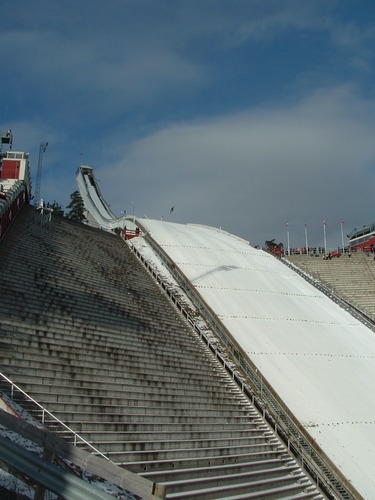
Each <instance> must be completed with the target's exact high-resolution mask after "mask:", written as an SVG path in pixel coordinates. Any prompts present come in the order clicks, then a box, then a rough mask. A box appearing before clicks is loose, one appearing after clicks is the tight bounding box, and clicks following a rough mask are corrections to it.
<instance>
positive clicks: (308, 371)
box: [77, 167, 375, 499]
mask: <svg viewBox="0 0 375 500" xmlns="http://www.w3.org/2000/svg"><path fill="white" fill-rule="evenodd" d="M82 168H87V167H82ZM90 176H92V177H93V174H92V169H91V172H90V171H89V170H84V171H82V172H81V173H80V177H77V179H79V180H78V184H79V187H80V191H81V194H82V197H83V199H84V202H85V206H86V207H87V208H88V210H89V211H91V210H92V211H93V216H94V217H96V220H97V221H98V224H99V223H100V224H99V225H103V226H105V224H107V226H106V227H107V228H108V229H111V228H112V227H118V225H119V220H120V219H116V218H112V219H111V217H114V216H113V214H112V213H111V211H110V209H109V207H108V205H107V204H106V203H105V202H104V201H103V199H102V197H101V195H100V192H99V190H98V189H97V186H95V183H94V184H93V181H92V179H90ZM86 204H87V205H86ZM135 223H136V224H137V225H138V226H139V227H140V229H142V237H141V238H134V239H133V240H131V243H130V244H131V245H134V246H135V247H137V249H138V250H139V252H140V253H143V255H144V258H145V259H148V260H155V262H156V261H158V259H159V257H158V256H157V252H155V248H156V247H157V248H158V249H159V251H160V252H161V253H162V254H163V255H164V256H167V258H168V259H169V260H170V261H171V262H172V263H173V266H172V267H173V268H175V269H177V270H178V272H179V273H180V274H181V276H183V277H184V278H185V279H186V280H188V282H189V285H190V286H191V287H192V288H193V289H194V290H195V292H196V293H197V294H198V295H199V296H200V297H201V298H202V301H203V302H204V304H205V305H206V306H207V308H208V309H209V310H211V311H214V313H215V314H216V317H217V318H218V320H219V321H220V322H221V324H222V325H223V327H224V329H225V330H226V331H227V332H229V335H230V338H231V339H232V342H233V346H234V348H235V349H238V351H239V352H241V354H242V355H243V356H244V357H246V358H247V359H248V360H249V363H250V364H251V365H252V366H254V367H255V370H256V371H257V372H258V374H259V376H260V377H261V378H262V380H264V383H266V384H267V385H268V386H270V387H271V388H272V389H273V390H274V391H275V392H276V393H277V395H278V397H279V398H280V400H282V402H283V404H284V405H285V407H286V408H287V409H288V410H289V411H290V413H291V415H293V418H295V419H296V420H297V421H298V422H299V426H300V427H301V429H302V431H303V433H304V434H305V435H307V436H309V440H310V442H311V443H313V445H314V443H315V444H316V446H317V449H320V450H322V451H323V453H324V455H325V456H326V457H328V459H329V461H331V462H332V463H333V464H334V465H335V467H336V469H337V470H338V471H339V473H340V474H341V475H342V476H343V477H344V478H346V482H347V484H348V485H352V486H353V487H354V491H357V492H359V495H360V496H359V498H360V497H361V496H362V497H363V498H367V499H371V498H375V474H374V466H375V417H374V416H375V396H374V394H375V334H374V332H373V331H371V330H370V329H369V328H368V327H367V326H365V325H364V324H362V323H361V322H360V321H358V320H357V319H355V318H354V317H353V316H351V314H350V313H349V312H347V311H346V310H344V309H343V308H341V307H340V306H339V305H337V304H336V303H334V302H333V301H332V300H331V299H330V298H329V297H328V296H327V295H326V294H324V293H322V292H320V291H319V290H317V288H315V287H314V286H313V285H311V284H310V283H308V282H307V281H306V280H305V279H304V278H302V277H301V276H299V275H298V274H297V273H296V272H295V271H293V270H292V269H290V268H289V267H287V266H286V265H285V264H283V262H281V261H279V260H278V259H276V258H275V257H273V256H271V255H269V254H267V253H266V252H264V251H262V250H259V249H255V248H253V247H252V246H250V245H249V243H248V242H247V241H244V240H242V239H240V238H237V237H235V236H233V235H231V234H228V233H226V232H224V231H221V230H218V229H215V228H211V227H206V226H198V225H184V224H176V223H171V222H164V221H155V220H150V219H136V220H135ZM161 262H162V261H161V260H160V263H161ZM160 265H161V266H162V265H163V264H160ZM354 497H355V498H357V494H355V495H354ZM342 498H346V497H345V496H343V497H342Z"/></svg>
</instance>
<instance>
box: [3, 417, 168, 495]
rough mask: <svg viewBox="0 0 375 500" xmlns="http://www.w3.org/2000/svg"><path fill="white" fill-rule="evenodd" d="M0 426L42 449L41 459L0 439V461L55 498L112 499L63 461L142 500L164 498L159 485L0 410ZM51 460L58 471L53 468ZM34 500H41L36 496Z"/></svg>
mask: <svg viewBox="0 0 375 500" xmlns="http://www.w3.org/2000/svg"><path fill="white" fill-rule="evenodd" d="M0 425H3V426H4V427H6V428H7V429H10V430H11V431H13V432H15V433H16V434H18V435H20V436H22V437H23V438H25V439H28V440H29V441H31V442H33V443H35V444H36V445H38V446H40V447H42V448H43V458H42V457H40V456H38V455H36V454H35V453H32V452H30V451H28V450H26V449H25V448H24V447H22V446H20V445H18V444H17V443H15V442H12V441H11V440H10V439H7V438H5V437H3V436H1V435H0V459H1V460H2V461H4V462H5V463H7V464H8V465H9V466H10V467H12V468H14V469H15V470H17V471H19V472H21V473H22V474H24V475H26V476H27V477H29V478H31V479H33V480H34V481H36V482H37V483H38V484H40V485H42V487H43V488H47V489H48V490H49V491H53V492H54V493H56V494H58V495H59V497H60V496H62V497H63V498H69V500H85V499H87V500H91V499H98V500H99V499H106V498H108V499H110V498H112V499H113V496H111V495H109V494H107V493H105V492H104V491H103V490H101V489H99V488H98V487H96V486H95V485H94V484H93V485H92V484H89V483H87V482H84V481H82V480H81V479H80V478H78V477H76V476H75V475H74V474H72V470H71V469H70V467H68V466H67V464H66V463H65V462H64V461H65V460H67V461H68V463H71V464H74V465H75V466H78V467H80V468H81V469H82V470H83V471H85V472H88V473H90V474H92V475H93V477H94V478H95V477H100V478H102V479H104V480H106V481H108V483H109V485H110V484H113V485H116V486H118V487H120V488H122V489H123V490H125V491H128V492H131V493H133V494H134V495H136V496H138V497H141V498H144V499H146V500H157V499H161V498H164V497H165V487H164V486H163V485H160V484H158V483H153V482H152V481H149V480H148V479H145V478H143V477H140V476H137V474H134V473H133V472H130V471H127V470H126V469H122V468H121V467H118V466H117V465H115V464H113V463H112V462H110V461H108V460H103V458H101V457H98V456H95V455H92V454H91V453H88V452H86V451H84V450H82V449H80V448H77V447H76V446H73V445H72V444H70V443H68V442H66V441H64V440H63V439H61V438H58V437H57V436H55V435H54V434H52V433H51V432H49V431H47V430H46V429H39V428H38V427H35V426H34V425H31V424H29V423H27V422H25V421H24V420H22V419H20V418H17V417H15V416H13V415H10V414H9V413H7V412H5V411H4V410H0ZM47 458H48V459H47ZM52 460H54V461H56V463H59V465H60V466H61V467H57V466H56V465H53V464H52V463H51V462H52ZM39 493H41V491H39ZM35 498H36V497H35ZM38 498H44V497H43V495H41V494H40V495H39V496H38Z"/></svg>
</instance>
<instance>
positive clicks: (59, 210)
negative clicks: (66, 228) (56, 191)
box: [47, 200, 64, 217]
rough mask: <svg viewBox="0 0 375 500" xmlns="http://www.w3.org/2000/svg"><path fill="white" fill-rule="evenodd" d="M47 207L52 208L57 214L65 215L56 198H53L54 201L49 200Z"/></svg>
mask: <svg viewBox="0 0 375 500" xmlns="http://www.w3.org/2000/svg"><path fill="white" fill-rule="evenodd" d="M47 208H52V210H53V213H54V214H55V215H61V216H63V217H64V210H63V207H62V206H61V205H60V203H58V202H57V201H56V200H53V202H52V203H50V202H48V203H47Z"/></svg>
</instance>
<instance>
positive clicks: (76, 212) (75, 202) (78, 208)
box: [66, 191, 86, 222]
mask: <svg viewBox="0 0 375 500" xmlns="http://www.w3.org/2000/svg"><path fill="white" fill-rule="evenodd" d="M70 200H71V201H70V203H69V205H67V207H66V208H67V209H68V210H69V212H67V214H66V218H67V219H70V220H75V221H77V222H84V221H85V220H86V217H85V205H84V203H83V199H82V196H81V195H80V193H79V191H74V192H73V193H72V194H71V195H70Z"/></svg>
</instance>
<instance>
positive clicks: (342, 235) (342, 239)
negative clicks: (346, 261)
mask: <svg viewBox="0 0 375 500" xmlns="http://www.w3.org/2000/svg"><path fill="white" fill-rule="evenodd" d="M340 226H341V244H342V253H345V247H344V221H343V220H342V221H340Z"/></svg>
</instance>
